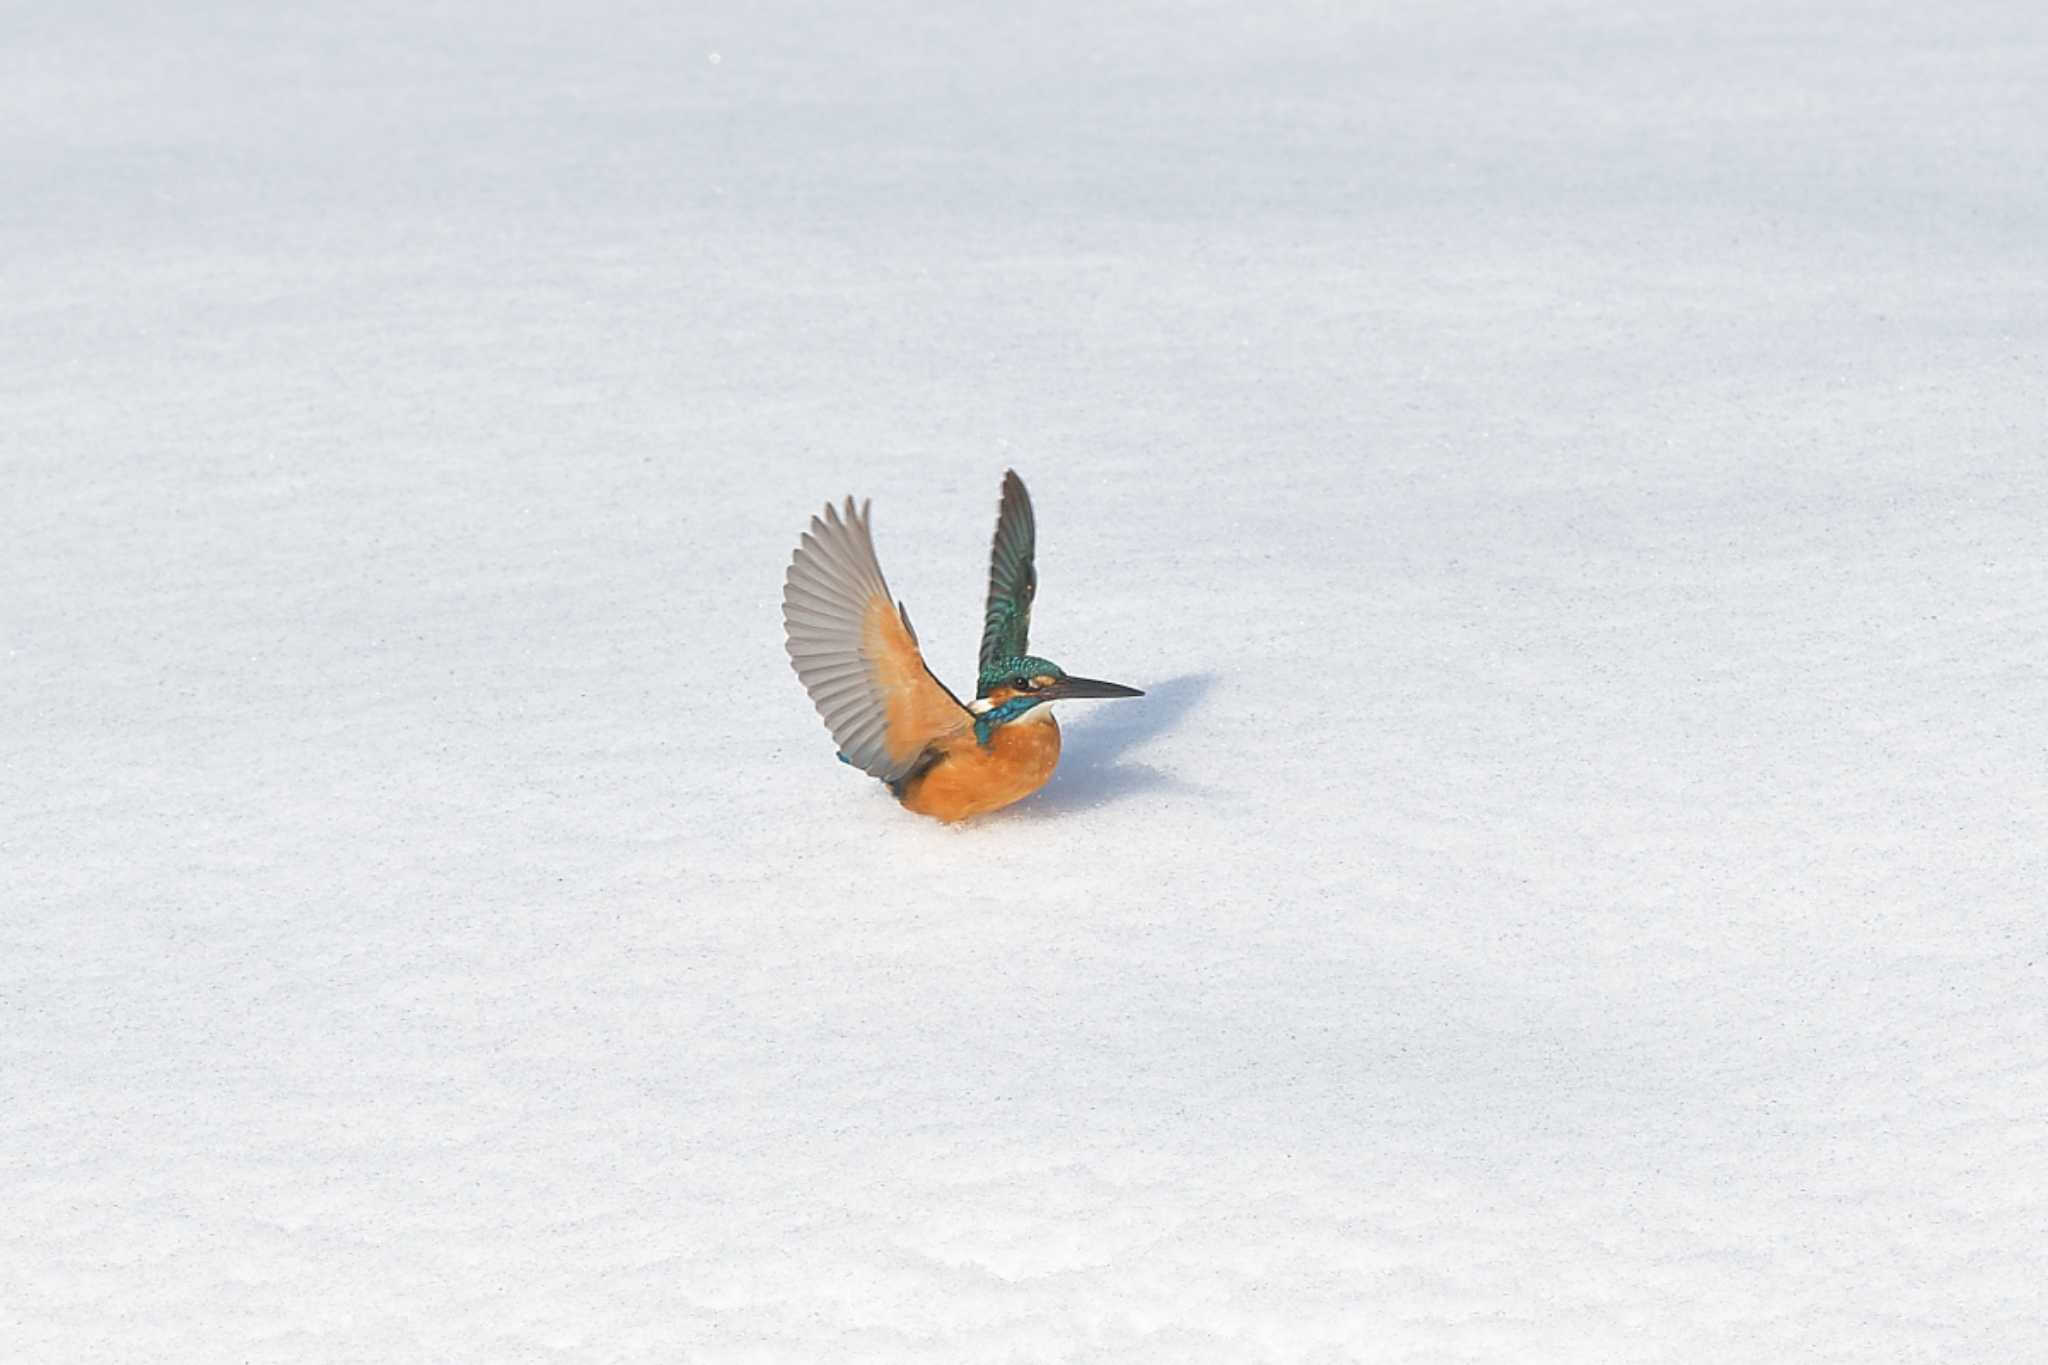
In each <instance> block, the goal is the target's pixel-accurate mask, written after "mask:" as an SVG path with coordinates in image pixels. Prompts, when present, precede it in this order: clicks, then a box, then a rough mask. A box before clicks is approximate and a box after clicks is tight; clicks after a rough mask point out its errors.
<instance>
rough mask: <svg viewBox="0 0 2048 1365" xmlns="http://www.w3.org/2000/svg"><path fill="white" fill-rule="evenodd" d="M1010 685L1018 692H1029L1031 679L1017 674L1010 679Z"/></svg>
mask: <svg viewBox="0 0 2048 1365" xmlns="http://www.w3.org/2000/svg"><path fill="white" fill-rule="evenodd" d="M1010 686H1011V687H1013V688H1015V689H1016V690H1017V691H1019V692H1029V691H1030V690H1031V679H1029V678H1027V677H1024V676H1023V675H1022V674H1019V675H1018V676H1017V677H1014V678H1012V679H1010Z"/></svg>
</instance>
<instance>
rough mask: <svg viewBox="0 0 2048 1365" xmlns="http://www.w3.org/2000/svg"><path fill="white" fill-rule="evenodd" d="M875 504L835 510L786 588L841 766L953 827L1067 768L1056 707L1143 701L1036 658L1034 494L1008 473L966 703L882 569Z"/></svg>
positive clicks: (811, 534)
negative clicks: (941, 676)
mask: <svg viewBox="0 0 2048 1365" xmlns="http://www.w3.org/2000/svg"><path fill="white" fill-rule="evenodd" d="M867 508H868V504H866V503H863V504H861V506H860V508H859V509H858V510H856V509H855V508H854V505H853V499H852V498H848V499H847V500H846V508H845V511H844V513H843V514H842V513H841V511H840V510H839V509H838V508H836V507H833V506H832V505H831V504H830V503H827V504H826V506H825V513H824V515H823V516H820V517H812V518H811V529H810V530H809V531H807V532H805V533H804V537H803V541H802V543H801V544H799V545H798V546H797V549H796V554H795V556H794V557H793V558H792V559H791V560H790V562H789V573H788V575H787V576H786V577H785V578H784V579H783V584H782V623H783V626H784V628H785V630H786V631H787V632H788V645H789V661H790V663H791V664H792V665H794V666H795V668H796V675H797V677H798V678H799V679H800V680H801V681H802V682H803V685H804V690H805V691H806V692H808V693H810V694H811V701H812V703H813V704H814V705H815V706H816V707H817V708H818V714H819V715H821V716H823V717H824V718H825V728H826V729H828V730H830V731H831V732H832V738H833V739H834V740H836V741H837V742H838V744H839V758H840V761H841V762H844V763H848V764H851V765H852V766H853V767H856V768H859V769H860V770H861V771H862V772H864V773H867V774H868V775H869V776H871V777H878V778H880V779H881V780H882V781H883V782H885V783H887V784H888V787H889V790H890V792H891V793H892V794H893V795H894V796H895V797H896V799H897V800H898V801H901V802H902V803H903V804H904V806H905V807H907V808H908V809H910V810H913V811H915V812H917V813H918V814H919V815H929V816H933V817H935V818H936V819H939V820H943V821H945V822H946V823H947V824H952V823H954V822H955V821H959V820H965V819H967V818H969V817H970V816H975V815H982V814H985V813H986V812H988V811H992V810H1000V809H1001V808H1002V807H1004V806H1007V805H1009V804H1010V803H1011V802H1013V801H1021V800H1023V799H1024V798H1025V797H1027V796H1029V795H1031V793H1033V792H1035V791H1037V790H1038V789H1039V788H1040V787H1043V786H1044V785H1045V784H1046V781H1047V779H1049V778H1050V777H1051V776H1052V770H1053V766H1054V765H1055V764H1057V763H1058V762H1059V760H1060V727H1059V723H1058V722H1057V721H1055V720H1054V719H1053V718H1052V707H1051V706H1050V705H1048V703H1050V702H1055V701H1064V700H1067V699H1069V698H1079V697H1142V696H1144V695H1145V694H1144V693H1143V692H1140V691H1139V690H1138V689H1137V688H1135V687H1125V686H1124V685H1123V684H1121V683H1113V682H1099V681H1097V680H1096V679H1094V678H1077V677H1074V676H1073V675H1071V674H1069V673H1068V672H1066V671H1065V670H1064V669H1062V668H1061V667H1060V666H1059V665H1058V664H1056V663H1053V662H1052V661H1051V660H1049V659H1041V658H1037V657H1036V656H1034V655H1031V654H1027V653H1025V636H1026V634H1027V633H1028V632H1029V631H1030V628H1031V599H1032V598H1033V597H1035V596H1036V595H1037V593H1038V570H1037V567H1036V566H1035V564H1034V560H1035V558H1036V555H1037V541H1038V523H1037V519H1036V518H1035V517H1034V516H1033V514H1032V511H1031V495H1030V494H1029V493H1027V492H1025V491H1024V481H1023V480H1022V479H1020V478H1018V477H1017V474H1016V471H1015V470H1011V471H1008V472H1006V473H1005V474H1004V475H1003V500H1002V506H1001V507H1000V509H999V510H998V511H997V513H996V537H995V545H994V547H993V548H992V549H991V550H990V551H989V565H988V608H987V611H986V612H985V613H984V614H983V617H982V633H981V676H980V680H979V682H978V683H977V684H976V685H975V689H974V700H973V701H972V702H970V703H968V704H966V705H962V704H961V701H960V699H959V698H958V697H956V696H954V695H953V693H952V692H951V691H949V690H948V689H947V687H946V685H945V684H944V683H942V682H940V681H939V680H938V679H937V678H936V677H934V676H933V675H932V671H931V669H930V668H929V667H928V666H927V665H926V664H925V661H924V655H923V654H922V653H920V652H919V650H918V647H917V632H916V631H915V630H913V629H911V625H910V613H909V612H908V611H907V610H905V608H904V606H903V604H902V603H901V602H898V601H896V600H895V599H894V598H892V597H891V596H890V595H889V585H888V583H886V582H885V581H883V578H882V566H881V565H880V564H879V563H878V562H876V560H875V542H874V537H873V534H872V533H871V532H870V530H869V522H868V511H867Z"/></svg>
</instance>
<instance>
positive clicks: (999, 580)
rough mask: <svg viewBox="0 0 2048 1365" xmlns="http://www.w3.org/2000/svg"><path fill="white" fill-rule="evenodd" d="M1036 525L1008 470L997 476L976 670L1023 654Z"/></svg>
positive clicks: (1033, 590) (1033, 591)
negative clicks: (998, 499) (998, 500)
mask: <svg viewBox="0 0 2048 1365" xmlns="http://www.w3.org/2000/svg"><path fill="white" fill-rule="evenodd" d="M1037 554H1038V520H1037V518H1036V517H1034V516H1033V515H1032V512H1031V495H1030V494H1029V493H1027V492H1025V491H1024V480H1022V479H1020V478H1018V477H1017V471H1016V470H1014V469H1012V470H1008V471H1005V472H1004V474H1003V506H1002V510H1001V511H999V512H997V513H996V539H995V544H994V545H993V546H992V547H991V548H990V550H989V553H988V610H987V611H986V612H985V613H983V615H982V627H981V668H982V671H983V672H987V671H988V669H989V666H990V665H992V664H997V663H1000V662H1002V661H1003V660H1004V659H1014V658H1017V657H1019V656H1021V655H1022V654H1023V653H1024V647H1025V643H1026V638H1027V637H1028V636H1029V635H1030V634H1031V599H1032V598H1033V597H1035V596H1037V594H1038V569H1037V566H1036V565H1035V564H1034V563H1033V560H1034V559H1036V557H1037Z"/></svg>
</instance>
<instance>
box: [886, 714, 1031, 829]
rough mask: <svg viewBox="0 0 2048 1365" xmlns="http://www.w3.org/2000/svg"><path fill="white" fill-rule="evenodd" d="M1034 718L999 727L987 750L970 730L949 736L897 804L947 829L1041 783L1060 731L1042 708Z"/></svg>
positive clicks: (1017, 798) (1019, 798)
mask: <svg viewBox="0 0 2048 1365" xmlns="http://www.w3.org/2000/svg"><path fill="white" fill-rule="evenodd" d="M1039 710H1040V711H1042V712H1044V713H1045V714H1044V718H1043V719H1039V718H1038V717H1037V716H1032V717H1029V718H1027V719H1025V720H1021V721H1016V722H1014V723H1012V724H1009V725H1004V726H1001V727H999V728H998V729H997V730H996V732H995V734H994V735H993V736H992V737H991V738H990V740H989V744H988V747H987V748H983V747H982V746H981V745H980V744H978V743H976V742H975V739H974V731H973V730H971V729H970V730H967V731H964V732H962V733H961V734H959V735H957V736H952V737H949V738H948V739H947V740H946V741H945V742H944V745H943V748H944V753H945V755H946V756H945V757H944V758H942V759H940V760H939V761H938V762H937V763H935V764H933V765H932V767H931V768H930V769H929V770H928V771H926V773H925V774H924V775H923V776H922V777H920V778H918V779H916V780H915V781H914V782H912V783H910V784H909V785H908V786H907V787H905V788H904V791H903V804H904V805H905V806H906V807H908V808H909V809H911V810H914V811H916V812H917V813H918V814H919V815H929V816H932V817H934V818H936V819H939V820H944V821H945V822H946V823H947V824H952V823H953V822H954V821H956V820H965V819H968V818H969V817H971V816H976V815H983V814H986V813H987V812H989V811H992V810H1000V809H1002V808H1003V807H1004V806H1007V805H1009V804H1010V803H1011V802H1013V801H1022V800H1023V799H1024V798H1025V797H1027V796H1029V795H1031V793H1033V792H1035V791H1037V790H1038V789H1039V788H1040V787H1043V786H1044V785H1045V784H1046V781H1047V779H1049V778H1050V777H1051V776H1052V770H1053V768H1054V767H1055V766H1056V765H1057V764H1058V763H1059V761H1060V727H1059V723H1058V722H1057V721H1055V720H1054V719H1053V718H1052V712H1051V710H1050V709H1049V708H1047V707H1040V708H1039Z"/></svg>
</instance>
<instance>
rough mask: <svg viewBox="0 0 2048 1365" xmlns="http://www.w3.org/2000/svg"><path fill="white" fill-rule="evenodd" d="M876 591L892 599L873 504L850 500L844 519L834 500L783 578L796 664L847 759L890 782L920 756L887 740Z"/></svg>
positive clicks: (814, 524) (786, 618)
mask: <svg viewBox="0 0 2048 1365" xmlns="http://www.w3.org/2000/svg"><path fill="white" fill-rule="evenodd" d="M877 594H879V595H880V596H881V597H882V599H883V600H884V601H887V600H890V599H889V585H888V583H887V582H886V581H885V580H884V579H883V578H882V566H881V564H880V563H878V562H877V561H876V559H875V542H874V537H873V535H872V534H871V533H870V531H869V529H868V514H867V504H865V503H863V504H862V505H861V507H860V508H859V510H857V511H856V510H855V508H854V505H853V499H852V498H848V499H847V500H846V512H845V515H844V516H843V517H842V516H841V515H840V512H839V509H837V508H835V507H832V506H829V505H828V506H827V507H826V508H825V515H824V516H822V517H812V518H811V529H810V530H808V531H806V532H805V533H804V538H803V542H802V543H801V544H800V545H798V546H797V550H796V555H795V557H794V558H793V559H791V560H790V564H789V573H788V574H787V575H786V576H785V577H784V579H783V584H782V622H783V626H784V629H785V630H786V631H787V633H788V640H787V643H788V647H789V661H790V663H791V665H792V666H794V667H795V669H796V676H797V678H798V679H799V680H800V681H802V683H803V685H804V690H805V691H806V692H808V693H810V695H811V702H812V704H813V705H815V706H816V707H817V708H818V714H819V715H820V716H822V717H824V720H825V728H826V729H828V730H830V731H831V732H832V738H833V739H834V740H836V741H838V744H839V752H840V753H841V754H842V755H843V756H844V757H845V759H846V761H847V762H848V763H851V764H852V765H853V766H854V767H856V768H859V769H860V770H861V771H862V772H864V773H867V774H869V775H870V776H872V777H879V778H881V779H882V780H883V781H885V782H889V781H894V780H896V779H897V778H899V777H902V776H903V775H904V774H905V773H907V772H909V771H910V769H911V768H912V767H914V766H915V765H916V762H917V756H916V755H912V756H911V757H910V758H909V759H907V760H905V761H903V762H897V761H896V760H894V759H892V758H891V757H890V756H889V750H888V747H887V745H886V744H885V743H884V738H885V735H886V731H887V729H888V712H887V709H886V706H885V703H884V701H883V698H882V694H881V692H880V690H879V689H878V688H877V687H876V685H875V681H874V674H873V671H872V670H871V668H870V667H869V664H868V661H867V656H866V654H865V653H864V651H863V647H862V630H863V625H864V622H865V620H866V617H867V611H868V604H869V603H870V602H871V601H873V600H874V598H875V596H876V595H877ZM899 610H900V608H899Z"/></svg>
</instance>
